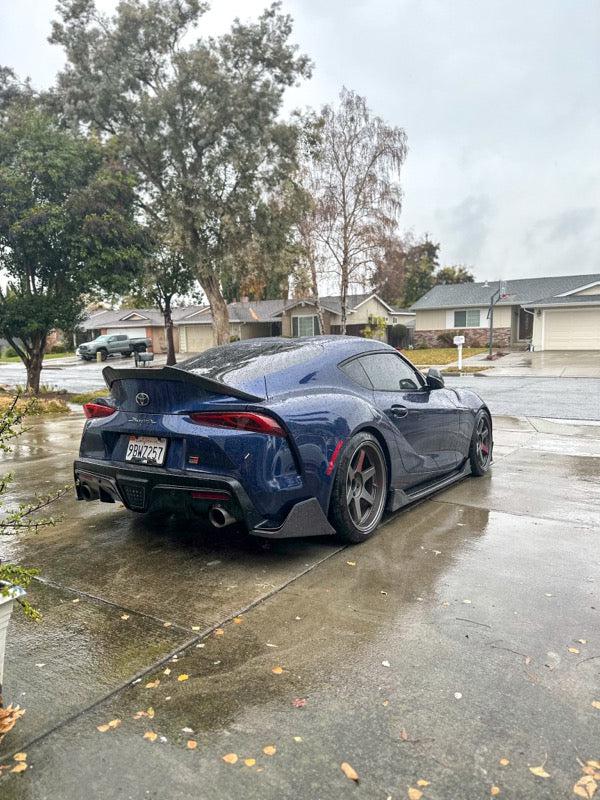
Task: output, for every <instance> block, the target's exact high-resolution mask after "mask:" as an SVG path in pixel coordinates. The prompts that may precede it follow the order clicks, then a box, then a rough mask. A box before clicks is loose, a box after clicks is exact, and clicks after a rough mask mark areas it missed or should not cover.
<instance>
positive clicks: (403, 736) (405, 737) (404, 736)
mask: <svg viewBox="0 0 600 800" xmlns="http://www.w3.org/2000/svg"><path fill="white" fill-rule="evenodd" d="M400 738H401V739H402V741H403V742H408V733H407V732H406V731H405V730H404V728H402V730H401V731H400Z"/></svg>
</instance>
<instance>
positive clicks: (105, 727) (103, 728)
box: [96, 725, 110, 733]
mask: <svg viewBox="0 0 600 800" xmlns="http://www.w3.org/2000/svg"><path fill="white" fill-rule="evenodd" d="M96 730H97V731H100V733H106V731H109V730H110V728H109V727H108V725H96Z"/></svg>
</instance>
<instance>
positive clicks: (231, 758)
mask: <svg viewBox="0 0 600 800" xmlns="http://www.w3.org/2000/svg"><path fill="white" fill-rule="evenodd" d="M237 760H238V757H237V756H236V754H235V753H227V755H226V756H223V761H224V762H225V763H226V764H236V763H237Z"/></svg>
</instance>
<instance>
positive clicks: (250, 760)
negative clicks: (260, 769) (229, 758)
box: [244, 758, 256, 767]
mask: <svg viewBox="0 0 600 800" xmlns="http://www.w3.org/2000/svg"><path fill="white" fill-rule="evenodd" d="M244 764H245V765H246V766H247V767H253V766H254V765H255V764H256V759H255V758H245V759H244Z"/></svg>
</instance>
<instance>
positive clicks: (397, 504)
mask: <svg viewBox="0 0 600 800" xmlns="http://www.w3.org/2000/svg"><path fill="white" fill-rule="evenodd" d="M469 475H471V465H470V464H469V461H468V460H467V461H465V463H464V464H463V466H462V467H460V468H459V469H458V470H456V471H455V472H451V473H450V474H449V475H444V477H443V478H439V479H438V480H435V481H429V482H428V483H422V484H420V485H419V486H415V487H414V488H412V489H410V490H409V491H406V492H405V491H403V490H402V489H390V491H389V494H388V501H387V504H386V511H388V512H392V511H398V510H399V509H401V508H403V507H404V506H407V505H409V504H410V503H415V502H416V501H417V500H423V498H425V497H428V496H429V495H430V494H434V492H439V491H440V490H441V489H446V488H447V487H448V486H452V484H453V483H456V482H457V481H461V480H462V479H463V478H466V477H467V476H469Z"/></svg>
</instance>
